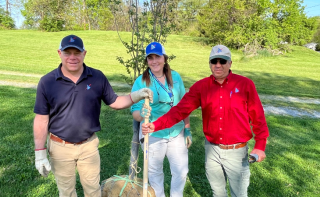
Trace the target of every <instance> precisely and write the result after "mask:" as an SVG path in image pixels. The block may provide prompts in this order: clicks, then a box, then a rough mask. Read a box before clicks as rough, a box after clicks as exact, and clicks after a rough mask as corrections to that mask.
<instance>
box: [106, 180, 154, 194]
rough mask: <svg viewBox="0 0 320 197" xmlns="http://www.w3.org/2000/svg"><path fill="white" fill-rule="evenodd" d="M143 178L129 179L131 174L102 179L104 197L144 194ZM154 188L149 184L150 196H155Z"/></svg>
mask: <svg viewBox="0 0 320 197" xmlns="http://www.w3.org/2000/svg"><path fill="white" fill-rule="evenodd" d="M142 185H143V180H142V179H140V178H136V179H135V180H131V179H129V176H126V175H122V176H117V175H114V176H113V177H111V178H109V179H106V180H104V181H102V184H101V196H102V197H118V196H123V197H124V196H125V197H135V196H143V187H142ZM155 196H156V195H155V192H154V190H153V188H152V187H151V186H150V185H148V197H155Z"/></svg>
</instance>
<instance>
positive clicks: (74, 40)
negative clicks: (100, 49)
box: [59, 35, 85, 52]
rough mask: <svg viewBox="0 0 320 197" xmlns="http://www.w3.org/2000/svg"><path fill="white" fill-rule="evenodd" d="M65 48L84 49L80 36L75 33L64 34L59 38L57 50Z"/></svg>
mask: <svg viewBox="0 0 320 197" xmlns="http://www.w3.org/2000/svg"><path fill="white" fill-rule="evenodd" d="M67 48H76V49H79V50H80V51H81V52H82V51H84V50H85V49H84V45H83V42H82V40H81V38H79V37H78V36H75V35H69V36H66V37H64V38H63V39H62V40H61V43H60V47H59V50H61V51H63V50H65V49H67Z"/></svg>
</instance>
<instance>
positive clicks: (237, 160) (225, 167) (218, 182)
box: [205, 139, 250, 197]
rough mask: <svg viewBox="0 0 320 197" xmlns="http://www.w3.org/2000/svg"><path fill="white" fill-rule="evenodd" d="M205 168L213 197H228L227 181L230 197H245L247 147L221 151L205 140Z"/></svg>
mask: <svg viewBox="0 0 320 197" xmlns="http://www.w3.org/2000/svg"><path fill="white" fill-rule="evenodd" d="M205 154H206V155H205V168H206V176H207V178H208V181H209V183H210V186H211V189H212V193H213V196H214V197H228V194H227V190H226V181H227V180H228V181H229V185H230V192H231V196H232V197H247V196H248V194H247V190H248V186H249V183H250V169H249V162H248V145H247V146H245V147H243V148H239V149H228V150H225V149H221V148H219V146H217V145H213V144H211V143H210V142H208V140H207V139H205Z"/></svg>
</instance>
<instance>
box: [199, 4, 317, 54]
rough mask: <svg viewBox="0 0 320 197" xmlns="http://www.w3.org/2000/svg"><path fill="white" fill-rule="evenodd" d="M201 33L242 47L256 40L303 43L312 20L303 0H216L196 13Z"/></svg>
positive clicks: (264, 44)
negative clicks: (308, 15) (306, 12)
mask: <svg viewBox="0 0 320 197" xmlns="http://www.w3.org/2000/svg"><path fill="white" fill-rule="evenodd" d="M198 21H199V27H200V31H201V33H202V35H204V36H205V37H208V38H209V39H210V40H211V41H212V42H213V43H223V44H226V45H228V46H230V47H234V48H241V47H244V46H245V45H247V44H253V43H259V45H260V46H262V47H267V48H278V47H279V43H281V42H288V43H290V44H296V45H302V44H304V43H306V42H307V41H308V40H310V39H311V37H312V35H313V32H314V30H315V27H316V26H315V24H316V23H315V20H314V19H313V18H308V17H306V15H305V13H304V7H303V6H302V0H216V1H210V2H209V3H208V4H207V5H206V6H204V8H203V10H202V11H201V12H200V13H199V15H198Z"/></svg>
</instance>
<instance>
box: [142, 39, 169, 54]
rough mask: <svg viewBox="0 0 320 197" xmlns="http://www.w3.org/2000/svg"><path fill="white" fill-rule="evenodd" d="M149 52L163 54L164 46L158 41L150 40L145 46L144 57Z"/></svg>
mask: <svg viewBox="0 0 320 197" xmlns="http://www.w3.org/2000/svg"><path fill="white" fill-rule="evenodd" d="M150 54H156V55H164V54H166V52H165V51H164V47H163V46H162V44H160V43H159V42H151V43H150V44H149V45H148V46H147V47H146V57H147V56H148V55H150Z"/></svg>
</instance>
